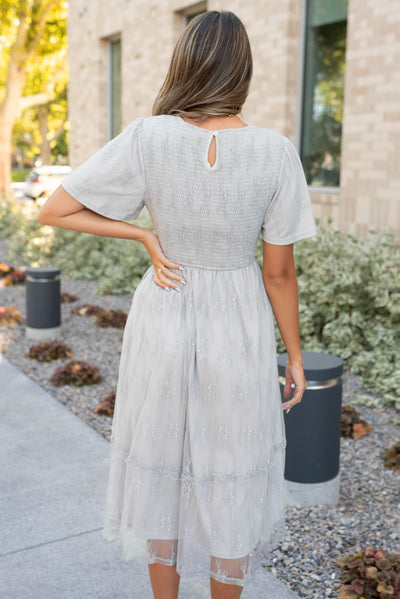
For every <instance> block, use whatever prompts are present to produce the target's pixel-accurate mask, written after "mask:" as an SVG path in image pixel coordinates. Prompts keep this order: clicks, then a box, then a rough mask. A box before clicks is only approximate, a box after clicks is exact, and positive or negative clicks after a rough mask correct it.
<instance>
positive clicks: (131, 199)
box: [61, 119, 145, 220]
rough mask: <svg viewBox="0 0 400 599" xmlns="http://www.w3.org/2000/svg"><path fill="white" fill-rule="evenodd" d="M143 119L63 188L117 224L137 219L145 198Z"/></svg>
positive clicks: (84, 165) (71, 176) (80, 168)
mask: <svg viewBox="0 0 400 599" xmlns="http://www.w3.org/2000/svg"><path fill="white" fill-rule="evenodd" d="M142 123H143V119H136V120H134V121H132V122H131V123H130V124H129V125H128V126H127V127H126V128H125V129H124V130H123V131H122V132H121V133H120V134H119V135H117V136H116V137H114V139H112V140H110V141H109V142H108V143H107V144H106V145H105V146H103V147H102V148H100V150H98V151H97V152H95V154H93V155H92V156H91V157H90V158H88V159H87V160H86V161H85V162H83V163H82V164H81V165H80V166H78V167H77V168H76V169H74V170H73V171H72V172H71V173H70V174H69V175H67V177H65V178H64V179H63V180H62V183H61V185H62V187H63V188H64V189H65V191H67V192H68V193H69V194H70V195H71V196H72V197H73V198H75V199H76V200H78V202H80V203H81V204H83V205H84V206H86V207H87V208H89V209H90V210H93V211H94V212H97V213H98V214H101V215H102V216H106V217H108V218H111V219H114V220H131V219H136V218H137V217H138V216H139V214H140V212H141V210H142V208H143V206H144V198H145V181H144V169H143V163H142V156H141V151H140V133H141V129H142Z"/></svg>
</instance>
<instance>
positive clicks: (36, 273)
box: [25, 266, 61, 279]
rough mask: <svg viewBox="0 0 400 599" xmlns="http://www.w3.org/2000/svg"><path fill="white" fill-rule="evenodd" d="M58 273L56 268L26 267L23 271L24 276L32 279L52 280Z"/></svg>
mask: <svg viewBox="0 0 400 599" xmlns="http://www.w3.org/2000/svg"><path fill="white" fill-rule="evenodd" d="M60 272H61V271H60V269H59V268H57V267H56V266H27V267H26V269H25V274H26V276H27V277H32V278H33V279H52V278H53V277H56V276H57V275H59V274H60Z"/></svg>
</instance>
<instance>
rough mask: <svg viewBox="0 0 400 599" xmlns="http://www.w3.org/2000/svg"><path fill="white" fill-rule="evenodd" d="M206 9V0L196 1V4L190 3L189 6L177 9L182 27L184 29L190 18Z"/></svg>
mask: <svg viewBox="0 0 400 599" xmlns="http://www.w3.org/2000/svg"><path fill="white" fill-rule="evenodd" d="M206 11H207V2H196V4H192V5H191V6H188V7H187V8H184V9H183V10H180V11H178V13H177V14H178V16H179V18H180V20H181V27H182V29H185V27H186V25H188V24H189V23H190V21H191V20H192V19H194V18H195V17H197V15H201V14H202V13H203V12H206Z"/></svg>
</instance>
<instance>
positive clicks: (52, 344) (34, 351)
mask: <svg viewBox="0 0 400 599" xmlns="http://www.w3.org/2000/svg"><path fill="white" fill-rule="evenodd" d="M25 355H26V356H27V357H28V358H33V359H35V360H38V361H39V362H51V361H52V360H62V359H64V358H72V357H73V353H72V351H71V349H70V348H69V347H68V345H67V344H66V343H64V342H63V341H58V340H57V339H55V340H54V341H40V342H39V343H37V344H36V345H31V347H30V348H29V351H28V352H27V353H26V354H25Z"/></svg>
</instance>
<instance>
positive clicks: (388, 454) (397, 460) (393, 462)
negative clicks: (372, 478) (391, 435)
mask: <svg viewBox="0 0 400 599" xmlns="http://www.w3.org/2000/svg"><path fill="white" fill-rule="evenodd" d="M383 459H384V460H385V466H386V468H390V470H394V471H395V472H399V473H400V441H399V442H398V443H396V444H395V445H392V447H389V449H387V450H386V451H384V452H383Z"/></svg>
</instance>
